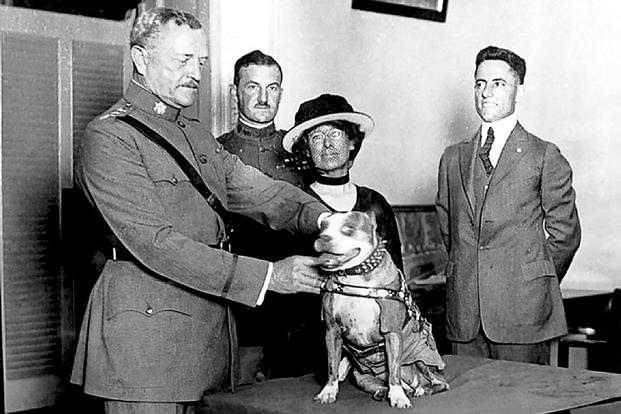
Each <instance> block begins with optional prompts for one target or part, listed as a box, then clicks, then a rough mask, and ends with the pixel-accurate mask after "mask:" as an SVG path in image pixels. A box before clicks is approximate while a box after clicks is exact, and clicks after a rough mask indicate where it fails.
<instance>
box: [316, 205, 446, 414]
mask: <svg viewBox="0 0 621 414" xmlns="http://www.w3.org/2000/svg"><path fill="white" fill-rule="evenodd" d="M376 229H377V224H376V219H375V215H374V214H373V213H370V214H367V213H363V212H349V213H334V214H331V215H330V216H328V217H327V218H326V219H324V220H323V221H322V223H321V232H320V234H319V238H318V239H317V240H316V241H315V243H314V247H315V250H317V251H318V252H319V253H321V256H320V257H321V258H322V259H323V262H322V263H323V264H322V265H321V268H322V270H323V272H325V273H326V274H327V279H326V282H324V285H323V286H322V290H323V301H322V302H323V303H322V315H323V319H324V321H325V324H326V346H327V356H328V379H327V382H326V385H325V386H324V387H323V389H322V390H321V391H320V392H319V394H317V395H316V396H315V398H314V400H315V401H316V402H319V403H322V404H327V403H333V402H335V401H336V397H337V394H338V390H339V381H343V380H344V379H345V378H346V377H347V375H348V373H349V371H350V370H351V371H352V372H353V377H354V380H355V382H356V384H357V385H358V387H360V388H361V389H362V390H363V391H366V392H369V393H371V394H373V398H374V399H376V400H383V399H385V398H386V394H387V398H388V401H389V402H390V405H391V406H392V407H396V408H410V407H411V406H412V402H411V401H410V399H409V398H408V395H413V396H415V397H420V396H422V395H429V394H433V393H436V392H441V391H445V390H448V389H449V384H448V382H447V381H446V380H445V379H444V377H443V374H442V372H443V369H444V367H445V363H444V361H443V360H442V357H441V356H440V354H439V353H438V351H437V348H436V344H435V340H434V338H433V335H432V332H431V325H430V324H429V323H428V322H427V321H426V320H425V319H424V318H423V316H422V315H421V313H420V311H419V309H418V307H417V306H416V304H415V303H414V301H413V299H412V295H411V293H410V291H409V290H408V288H407V285H406V284H405V278H404V276H403V273H402V272H401V271H400V270H399V269H398V268H397V267H396V266H395V264H394V263H393V261H392V259H391V257H390V254H389V253H388V252H387V251H386V249H385V248H384V246H383V242H382V241H380V240H379V237H378V235H377V232H376ZM342 351H344V354H345V355H344V356H343V358H341V355H342ZM352 368H353V370H352Z"/></svg>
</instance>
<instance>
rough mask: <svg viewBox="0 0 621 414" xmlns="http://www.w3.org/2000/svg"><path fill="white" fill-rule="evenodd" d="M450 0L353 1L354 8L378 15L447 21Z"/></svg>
mask: <svg viewBox="0 0 621 414" xmlns="http://www.w3.org/2000/svg"><path fill="white" fill-rule="evenodd" d="M447 6H448V0H353V1H352V7H353V8H354V9H358V10H369V11H373V12H378V13H387V14H396V15H399V16H407V17H416V18H418V19H425V20H433V21H436V22H444V21H446V8H447Z"/></svg>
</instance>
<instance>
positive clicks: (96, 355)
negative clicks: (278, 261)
mask: <svg viewBox="0 0 621 414" xmlns="http://www.w3.org/2000/svg"><path fill="white" fill-rule="evenodd" d="M126 113H127V114H130V115H131V116H133V117H135V118H137V119H138V120H140V121H141V122H143V123H144V124H146V125H148V126H149V127H151V128H152V129H154V130H155V131H157V132H159V133H160V134H161V135H162V136H163V137H165V138H166V139H167V140H169V141H170V142H171V143H172V144H173V145H174V146H175V147H177V148H178V149H179V150H180V151H181V152H182V153H183V154H184V155H185V156H186V157H187V159H188V160H190V162H191V163H192V164H193V165H194V166H195V167H196V168H197V169H198V170H199V171H200V174H201V176H202V178H203V179H204V180H205V182H206V184H207V186H208V187H209V188H210V189H211V190H212V191H213V192H214V193H215V195H217V196H218V198H219V199H220V200H221V201H222V203H223V204H224V206H225V207H227V208H228V209H229V210H231V211H234V212H240V213H244V214H248V215H250V216H252V217H253V218H255V219H257V220H259V221H261V222H264V223H269V224H270V225H271V226H273V227H275V228H287V229H290V230H292V231H297V232H302V233H311V232H313V231H314V230H316V228H317V218H318V215H319V213H320V212H322V211H326V210H325V209H324V208H323V207H321V205H320V203H319V202H317V201H315V200H314V199H313V198H312V197H310V196H308V195H306V194H303V193H302V192H301V191H299V190H298V189H297V188H295V187H294V186H292V185H290V184H287V183H284V182H277V181H273V180H271V179H269V178H268V177H266V176H264V175H263V174H262V173H260V172H259V171H258V170H256V169H254V168H252V167H249V166H246V165H244V164H243V163H242V162H241V161H240V160H239V158H238V157H237V156H234V155H231V154H230V153H228V152H227V151H225V150H223V148H222V146H221V145H220V144H218V143H217V142H216V140H215V139H214V138H213V137H212V136H211V135H210V133H209V132H208V131H206V130H205V129H204V128H202V127H201V125H200V123H199V122H198V121H197V120H194V119H189V118H187V117H185V116H182V115H180V114H179V111H178V110H176V109H174V108H172V107H169V106H167V105H166V104H165V103H163V102H162V101H160V100H159V99H158V98H157V97H156V96H155V95H153V94H151V93H150V92H148V91H147V90H146V89H144V88H142V87H141V86H139V85H138V84H136V83H134V82H133V81H132V82H131V83H130V85H129V88H128V90H127V92H126V94H125V96H124V98H123V99H121V100H120V101H119V102H118V103H117V104H115V105H114V106H113V107H112V108H111V109H110V110H108V111H107V112H106V113H104V114H103V115H102V116H100V117H99V118H97V119H95V120H93V121H92V122H91V123H90V124H89V125H88V127H87V130H86V134H85V136H84V138H83V139H82V142H81V143H80V150H79V151H80V152H79V156H78V158H77V165H76V171H75V176H76V183H77V185H78V186H79V187H80V189H81V190H82V191H83V192H84V194H85V195H86V197H87V198H88V200H89V201H90V203H91V204H92V205H93V206H94V207H95V208H96V209H97V210H98V211H99V212H100V214H101V216H102V218H103V220H104V221H105V223H106V224H107V226H108V227H109V229H110V230H111V232H112V233H113V235H114V236H115V239H116V243H117V245H118V246H119V247H121V246H122V248H123V249H124V250H126V251H127V252H128V253H129V255H130V256H133V257H130V258H129V259H128V258H125V257H122V258H120V260H109V261H108V262H107V263H106V265H105V266H104V269H103V271H102V273H101V275H100V277H99V279H98V281H97V283H96V285H95V286H94V288H93V291H92V293H91V297H90V300H89V304H88V307H87V311H86V315H85V316H84V321H83V324H82V329H81V332H80V338H79V343H78V348H77V352H76V357H75V362H74V367H73V373H72V382H74V383H77V384H83V385H84V387H85V392H87V393H89V394H93V395H97V396H101V397H105V398H109V399H120V400H126V401H168V402H173V401H193V400H198V399H199V398H200V397H201V395H202V392H203V391H204V390H214V389H218V388H220V387H221V386H223V385H225V384H224V382H225V381H226V380H227V378H228V374H229V362H230V352H229V351H230V345H231V344H230V341H229V339H230V337H231V335H233V334H234V332H230V331H229V329H227V325H228V324H229V323H228V322H230V321H227V308H226V305H227V303H229V302H230V301H233V302H237V303H241V304H244V305H247V306H255V305H256V303H257V300H258V297H259V294H260V291H261V289H262V287H263V284H264V281H265V277H266V274H267V270H268V263H267V262H265V261H262V260H258V259H253V258H249V257H243V256H237V255H233V254H230V253H228V252H226V251H223V250H220V249H217V248H214V247H213V246H216V245H217V244H218V243H219V241H220V240H221V239H222V237H223V232H224V226H223V223H222V220H221V219H220V218H219V217H218V215H217V214H216V213H215V212H214V211H213V210H212V209H211V207H210V206H209V205H208V204H207V202H206V201H205V200H204V199H203V197H202V196H201V195H200V193H199V192H198V191H196V189H195V188H194V187H193V185H192V184H191V182H190V181H189V180H188V177H187V176H186V175H185V174H184V173H183V171H182V170H181V168H180V167H179V166H178V164H177V163H176V162H175V161H174V159H173V158H171V156H170V155H169V154H168V153H166V152H165V151H164V150H163V149H162V148H161V147H159V146H158V145H157V144H155V143H153V142H151V141H149V140H148V139H147V138H145V137H144V136H143V135H142V134H141V133H139V132H138V131H136V130H135V129H133V128H132V127H130V126H129V125H127V124H125V123H124V122H122V121H120V120H119V119H118V117H120V116H123V115H125V114H126Z"/></svg>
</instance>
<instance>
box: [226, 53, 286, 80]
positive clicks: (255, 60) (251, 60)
mask: <svg viewBox="0 0 621 414" xmlns="http://www.w3.org/2000/svg"><path fill="white" fill-rule="evenodd" d="M250 65H258V66H276V67H277V68H278V71H279V72H280V81H281V82H282V68H281V67H280V65H279V64H278V62H276V59H274V58H273V57H271V56H270V55H266V54H265V53H263V52H261V51H260V50H253V51H252V52H250V53H246V54H245V55H244V56H242V57H240V58H239V59H237V62H235V69H234V71H235V73H234V74H233V83H234V84H235V86H239V79H240V78H241V75H240V72H241V70H242V68H247V67H248V66H250Z"/></svg>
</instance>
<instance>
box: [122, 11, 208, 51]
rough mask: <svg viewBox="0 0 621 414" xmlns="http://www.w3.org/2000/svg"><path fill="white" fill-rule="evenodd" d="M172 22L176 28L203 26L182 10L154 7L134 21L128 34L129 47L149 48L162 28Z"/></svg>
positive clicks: (199, 27)
mask: <svg viewBox="0 0 621 414" xmlns="http://www.w3.org/2000/svg"><path fill="white" fill-rule="evenodd" d="M170 21H173V22H175V24H176V25H177V26H189V27H190V28H191V29H201V28H202V27H203V25H202V24H201V22H200V21H199V20H198V19H197V18H196V17H194V15H192V14H190V13H188V12H185V11H183V10H178V9H171V8H169V7H155V8H152V9H149V10H146V11H144V12H143V13H141V14H140V15H139V16H138V17H136V20H135V21H134V25H133V26H132V30H131V32H130V34H129V46H130V47H132V46H135V45H138V46H142V47H144V48H147V49H148V48H149V47H151V46H153V41H154V40H155V39H156V38H157V37H158V35H159V34H160V32H161V31H162V27H164V25H166V24H167V23H168V22H170Z"/></svg>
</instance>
